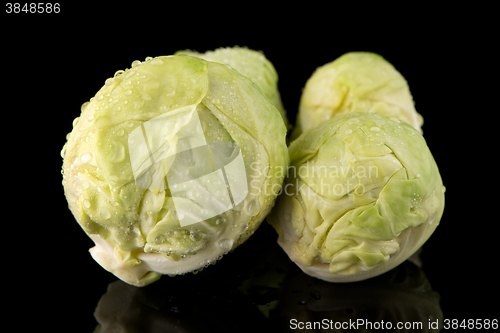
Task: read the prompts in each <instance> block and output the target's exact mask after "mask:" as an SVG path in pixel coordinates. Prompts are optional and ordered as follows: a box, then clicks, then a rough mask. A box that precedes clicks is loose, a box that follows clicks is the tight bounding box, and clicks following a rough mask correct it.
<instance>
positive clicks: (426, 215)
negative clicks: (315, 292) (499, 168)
mask: <svg viewBox="0 0 500 333" xmlns="http://www.w3.org/2000/svg"><path fill="white" fill-rule="evenodd" d="M289 151H290V165H291V166H290V169H289V173H288V176H287V180H286V185H284V187H283V193H282V194H281V195H280V197H279V199H278V202H277V204H276V207H275V208H274V209H273V212H272V213H271V214H270V216H269V217H268V220H269V221H270V223H271V224H272V225H273V226H274V227H275V229H276V230H277V231H278V234H279V238H278V242H279V244H280V245H281V247H283V249H284V250H285V252H286V253H287V254H288V256H289V257H290V258H291V259H292V260H293V261H294V262H295V263H296V264H297V265H298V266H299V267H300V268H301V269H302V270H303V271H304V272H305V273H307V274H309V275H312V276H315V277H318V278H320V279H323V280H326V281H331V282H348V281H358V280H364V279H367V278H370V277H373V276H376V275H379V274H381V273H384V272H386V271H388V270H389V269H391V268H393V267H395V266H396V265H398V264H400V263H401V262H403V261H404V260H405V259H407V258H408V257H409V256H410V255H411V254H413V253H414V252H415V251H416V250H417V249H418V248H419V247H420V246H421V245H422V244H423V243H424V242H425V241H426V240H427V239H428V238H429V236H430V235H431V234H432V233H433V231H434V230H435V229H436V227H437V225H438V224H439V220H440V218H441V215H442V213H443V209H444V187H443V184H442V180H441V176H440V174H439V171H438V168H437V165H436V163H435V161H434V159H433V157H432V155H431V153H430V151H429V148H428V147H427V145H426V142H425V140H424V139H423V137H422V136H421V135H420V133H418V131H417V130H416V129H414V128H413V127H411V126H410V125H408V124H407V123H405V122H403V121H400V120H399V119H397V118H394V117H386V116H382V115H380V114H378V113H363V112H353V113H349V114H345V115H340V116H336V117H334V118H332V119H330V120H328V121H326V122H324V123H323V124H321V125H319V126H317V127H314V128H312V129H309V130H307V131H305V132H304V133H302V135H301V136H299V137H298V138H297V139H296V140H295V141H293V142H292V143H291V145H290V147H289Z"/></svg>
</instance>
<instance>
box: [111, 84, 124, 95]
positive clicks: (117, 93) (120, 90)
mask: <svg viewBox="0 0 500 333" xmlns="http://www.w3.org/2000/svg"><path fill="white" fill-rule="evenodd" d="M122 90H123V88H122V87H120V86H117V87H115V89H113V90H112V91H111V95H119V94H120V93H121V92H122Z"/></svg>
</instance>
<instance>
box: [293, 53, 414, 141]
mask: <svg viewBox="0 0 500 333" xmlns="http://www.w3.org/2000/svg"><path fill="white" fill-rule="evenodd" d="M354 111H360V112H378V113H381V114H383V115H386V116H393V117H396V118H398V119H400V120H403V121H405V122H407V123H408V124H410V125H412V126H413V127H414V128H416V129H417V130H418V131H419V132H422V131H421V128H420V127H421V126H422V124H423V118H422V117H421V116H420V114H419V113H417V111H416V110H415V106H414V103H413V98H412V96H411V94H410V89H409V87H408V83H407V82H406V80H405V79H404V77H403V76H402V75H401V74H400V73H399V72H398V71H397V70H396V69H395V68H394V66H392V65H391V64H390V63H389V62H387V61H386V60H385V59H384V58H383V57H381V56H380V55H378V54H375V53H371V52H349V53H346V54H344V55H342V56H341V57H339V58H337V59H336V60H335V61H333V62H330V63H328V64H326V65H323V66H321V67H319V68H318V69H316V71H315V72H314V73H313V75H312V76H311V77H310V78H309V80H308V81H307V82H306V85H305V87H304V90H303V92H302V96H301V99H300V106H299V113H298V115H297V123H296V127H295V128H294V132H293V138H296V137H298V136H299V135H300V133H301V132H302V131H306V130H308V129H309V128H312V127H314V126H316V125H319V124H321V123H323V122H324V121H326V120H328V119H330V118H332V117H334V116H336V115H340V114H344V113H349V112H354Z"/></svg>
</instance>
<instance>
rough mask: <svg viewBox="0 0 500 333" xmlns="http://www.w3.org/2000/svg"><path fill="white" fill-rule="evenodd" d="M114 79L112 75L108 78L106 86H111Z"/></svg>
mask: <svg viewBox="0 0 500 333" xmlns="http://www.w3.org/2000/svg"><path fill="white" fill-rule="evenodd" d="M113 81H114V79H113V78H112V77H110V78H109V79H107V80H106V81H105V82H104V85H106V86H109V85H110V84H111V83H113Z"/></svg>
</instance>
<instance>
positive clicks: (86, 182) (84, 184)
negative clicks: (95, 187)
mask: <svg viewBox="0 0 500 333" xmlns="http://www.w3.org/2000/svg"><path fill="white" fill-rule="evenodd" d="M89 187H90V182H89V181H88V180H86V179H85V180H84V181H83V182H82V190H84V191H85V190H87V189H88V188H89Z"/></svg>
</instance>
